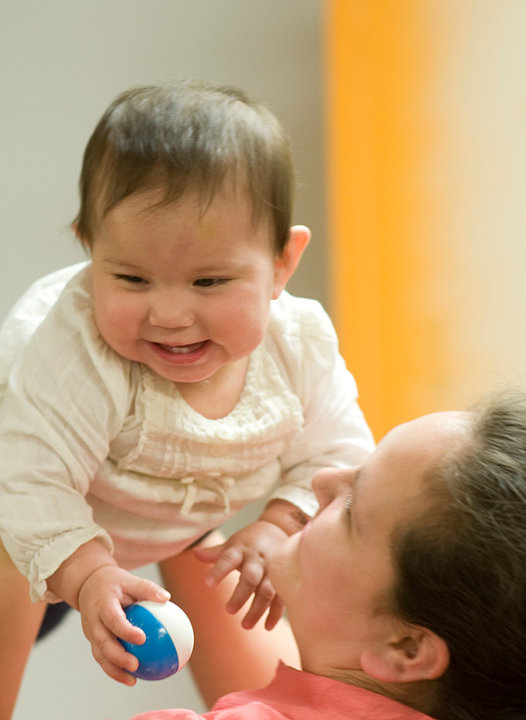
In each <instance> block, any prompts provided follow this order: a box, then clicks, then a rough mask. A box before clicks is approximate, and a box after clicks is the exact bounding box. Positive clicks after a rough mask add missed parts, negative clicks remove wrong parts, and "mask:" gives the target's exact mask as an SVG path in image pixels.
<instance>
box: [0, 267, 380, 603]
mask: <svg viewBox="0 0 526 720" xmlns="http://www.w3.org/2000/svg"><path fill="white" fill-rule="evenodd" d="M88 280H89V264H88V265H85V264H83V265H81V266H73V267H71V268H65V269H64V270H61V271H58V272H57V273H53V274H52V275H51V276H48V277H46V278H44V279H42V280H41V281H39V282H37V283H36V284H35V285H34V286H32V288H30V290H29V291H28V293H26V295H25V296H24V297H23V298H22V299H21V300H20V301H19V302H18V303H17V305H16V306H15V307H14V308H13V310H12V312H11V314H10V315H9V317H8V319H7V320H6V322H5V323H4V325H3V327H2V330H1V332H0V394H1V397H2V400H1V403H0V457H1V458H2V465H3V468H2V473H1V477H0V534H1V538H2V541H3V543H4V545H5V547H6V549H7V550H8V552H9V553H10V555H11V557H12V558H13V560H14V562H15V563H16V565H17V566H18V567H19V569H20V570H21V571H22V573H23V574H24V575H25V576H26V577H27V578H28V579H29V581H30V585H31V594H32V597H33V599H45V600H48V601H52V600H54V599H56V598H55V597H54V596H53V595H52V594H51V593H50V592H49V591H48V590H47V586H46V578H47V577H49V575H51V574H53V573H54V572H55V570H56V569H57V568H58V567H59V566H60V564H61V563H62V562H63V561H64V560H65V559H66V558H67V557H69V555H71V553H72V552H74V551H75V550H76V549H77V548H78V547H79V546H80V545H82V544H83V543H85V542H87V541H89V540H91V539H93V538H99V539H100V540H101V542H103V543H104V544H105V545H106V546H107V547H108V548H109V549H111V550H112V551H113V553H114V556H115V559H116V560H117V562H118V563H119V564H120V565H121V567H124V568H127V569H133V568H137V567H140V566H143V565H146V564H148V563H150V562H157V561H160V560H162V559H164V558H166V557H170V556H171V555H174V554H176V553H178V552H180V551H182V550H183V549H184V548H185V547H187V546H188V545H189V544H190V543H191V542H193V541H194V540H195V539H197V538H199V537H200V536H201V535H202V534H203V533H205V532H206V531H207V530H209V529H211V528H214V527H218V526H219V525H221V524H222V523H223V522H224V521H225V520H226V519H227V518H228V517H230V516H231V515H232V514H234V513H236V512H237V511H239V510H240V509H241V508H242V507H244V506H245V505H246V504H247V503H249V502H251V501H253V500H257V499H260V498H263V497H266V496H268V495H269V493H270V496H271V497H275V498H282V499H285V500H288V501H290V502H292V503H294V504H295V505H296V506H298V507H299V508H301V509H302V510H303V511H304V512H306V513H307V514H309V515H312V514H313V513H314V512H315V511H316V507H317V506H316V501H315V498H314V496H313V494H312V492H311V490H310V480H311V478H312V475H313V474H314V472H316V470H317V469H318V468H320V467H324V466H327V465H333V466H334V465H336V466H343V465H349V464H354V463H357V462H360V461H361V459H362V458H363V457H364V455H365V454H366V453H367V452H370V451H371V450H372V447H373V441H372V437H371V433H370V431H369V429H368V427H367V425H366V423H365V420H364V418H363V415H362V413H361V411H360V408H359V406H358V404H357V402H356V397H357V391H356V385H355V382H354V380H353V378H352V376H351V374H350V373H349V372H348V371H347V369H346V368H345V366H344V362H343V359H342V358H341V356H340V355H339V354H338V348H337V340H336V336H335V333H334V329H333V327H332V324H331V322H330V320H329V318H328V316H327V315H326V313H325V312H324V310H323V309H322V308H321V306H320V305H319V304H318V303H317V302H315V301H313V300H306V299H303V298H295V297H292V296H291V295H289V294H288V293H286V292H283V293H282V294H281V296H280V298H279V299H278V300H275V301H273V302H272V307H271V314H270V322H269V327H268V330H267V333H266V335H265V338H264V340H263V342H262V344H261V345H260V346H259V347H258V348H257V349H256V350H255V351H254V352H253V353H252V355H251V357H250V363H249V369H248V373H247V378H246V382H245V387H244V389H243V392H242V395H241V397H240V399H239V402H238V403H237V405H236V407H235V408H234V409H233V410H232V412H231V413H230V414H229V415H227V416H226V417H224V418H221V419H219V420H210V419H207V418H205V417H203V416H202V415H200V414H198V413H197V412H195V411H194V410H193V409H192V408H191V407H190V406H189V405H188V404H187V403H186V402H185V401H184V399H183V398H182V396H181V395H180V393H179V391H178V389H177V386H176V385H175V384H174V383H172V382H170V381H168V380H165V379H163V378H161V377H159V376H158V375H156V374H154V373H153V372H152V371H150V370H149V369H148V368H147V367H145V366H143V365H141V364H139V363H134V362H131V361H128V360H125V359H124V358H122V357H121V356H119V355H117V354H116V353H115V352H113V351H112V350H111V349H110V348H109V347H108V346H107V345H106V343H105V342H104V341H103V340H102V338H101V337H100V335H99V333H98V331H97V328H96V326H95V323H94V321H93V315H92V298H91V295H90V289H89V288H90V286H89V281H88ZM57 298H58V299H57Z"/></svg>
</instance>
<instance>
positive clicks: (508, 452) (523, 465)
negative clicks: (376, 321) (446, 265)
mask: <svg viewBox="0 0 526 720" xmlns="http://www.w3.org/2000/svg"><path fill="white" fill-rule="evenodd" d="M426 487H427V489H428V495H427V499H428V500H429V504H428V506H427V509H426V510H425V512H424V514H423V516H422V515H420V517H413V518H411V519H409V521H408V525H407V526H406V527H405V528H401V529H399V530H398V531H397V532H396V534H395V535H394V537H393V557H394V564H395V573H396V578H397V579H396V583H395V590H394V604H395V609H396V612H397V613H398V614H399V615H400V616H401V617H402V618H403V619H404V620H406V621H408V622H410V623H413V624H416V625H422V626H425V627H427V628H429V629H431V630H432V631H434V632H435V633H436V634H437V635H439V636H440V637H441V638H443V640H445V641H446V642H447V645H448V647H449V652H450V664H449V667H448V670H447V671H446V673H445V675H444V676H443V677H442V678H441V679H440V683H439V688H438V695H437V705H436V708H435V709H434V712H433V713H432V714H433V716H434V717H437V718H439V720H512V719H513V720H518V719H519V718H526V400H525V397H524V396H523V395H522V394H521V395H519V394H506V395H505V396H499V397H495V398H493V399H492V400H490V401H489V402H487V403H485V404H484V405H481V406H480V407H478V408H476V409H475V411H474V412H473V424H472V436H471V440H470V441H468V442H467V443H464V445H463V446H462V447H461V448H460V449H457V450H456V451H455V452H453V456H452V457H449V458H448V457H446V458H445V459H444V461H443V463H442V464H441V465H440V467H438V468H435V469H434V470H433V471H432V472H431V473H430V474H429V475H428V476H427V477H426Z"/></svg>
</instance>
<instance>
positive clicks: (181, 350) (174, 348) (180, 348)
mask: <svg viewBox="0 0 526 720" xmlns="http://www.w3.org/2000/svg"><path fill="white" fill-rule="evenodd" d="M205 343H206V340H202V341H201V342H196V343H190V344H189V345H165V344H164V343H154V344H155V345H157V346H158V347H160V348H161V349H162V350H166V351H167V352H170V353H172V354H173V355H187V354H189V353H192V352H196V350H200V349H201V348H202V347H204V345H205Z"/></svg>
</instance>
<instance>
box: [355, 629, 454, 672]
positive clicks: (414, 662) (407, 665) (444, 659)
mask: <svg viewBox="0 0 526 720" xmlns="http://www.w3.org/2000/svg"><path fill="white" fill-rule="evenodd" d="M405 628H406V632H405V633H404V634H401V635H398V636H396V637H392V638H391V639H390V640H387V641H385V642H383V643H379V644H378V645H376V646H374V647H368V648H367V649H365V650H364V651H363V653H362V657H361V660H362V668H363V669H364V671H365V672H366V673H367V674H368V675H370V676H371V677H373V678H375V679H376V680H379V681H381V682H388V683H407V682H417V681H419V680H434V679H436V678H439V677H441V675H443V674H444V673H445V671H446V670H447V667H448V665H449V650H448V647H447V644H446V642H445V641H444V640H443V639H442V638H441V637H439V636H438V635H436V634H435V633H434V632H432V631H431V630H428V629H427V628H425V627H420V626H417V625H407V626H405Z"/></svg>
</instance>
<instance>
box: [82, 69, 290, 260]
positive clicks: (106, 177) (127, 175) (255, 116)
mask: <svg viewBox="0 0 526 720" xmlns="http://www.w3.org/2000/svg"><path fill="white" fill-rule="evenodd" d="M226 183H232V187H233V188H234V189H237V188H239V189H240V190H242V191H243V192H246V193H247V195H248V198H249V202H250V203H251V205H252V215H253V221H254V223H257V222H259V221H260V220H261V219H262V218H269V219H270V227H271V230H272V231H273V233H274V237H273V240H274V243H275V249H276V251H277V252H278V253H280V252H281V251H282V250H283V248H284V246H285V244H286V242H287V239H288V233H289V229H290V224H291V214H292V203H293V195H294V173H293V168H292V161H291V156H290V148H289V142H288V139H287V137H286V134H285V132H284V130H283V128H282V126H281V124H280V123H279V122H278V120H277V119H276V117H275V116H274V115H273V114H272V113H271V112H270V110H268V109H267V108H266V107H265V106H264V105H262V104H261V103H259V102H256V101H255V100H253V99H251V98H249V97H248V96H247V95H246V94H245V93H244V92H242V91H241V90H238V89H236V88H233V87H227V86H225V87H223V86H215V85H209V84H206V83H202V82H197V81H189V80H188V81H183V82H179V83H176V84H173V85H159V86H153V85H152V86H145V87H136V88H132V89H130V90H127V91H126V92H124V93H122V94H121V95H119V96H118V97H117V98H116V99H115V101H114V102H113V103H111V105H110V106H109V108H108V109H107V110H106V112H105V113H104V115H103V116H102V118H101V120H100V121H99V123H98V125H97V127H96V128H95V130H94V131H93V134H92V135H91V138H90V139H89V141H88V144H87V146H86V150H85V153H84V160H83V165H82V170H81V175H80V181H79V189H80V210H79V213H78V216H77V218H76V221H75V222H76V230H77V234H78V235H79V237H81V238H82V240H83V241H84V242H86V243H87V244H88V245H89V244H91V243H92V241H93V234H94V230H95V228H96V227H97V223H98V222H100V221H101V220H102V219H103V218H104V216H105V215H106V213H108V212H109V211H110V210H111V209H112V208H114V207H115V206H116V205H118V204H119V203H120V202H121V201H122V200H124V199H125V198H126V197H128V196H130V195H133V194H134V193H139V192H142V191H147V190H157V189H161V190H162V191H163V196H162V201H161V203H169V202H177V201H178V200H180V199H181V198H182V197H183V195H185V193H187V192H197V194H198V196H199V198H200V200H201V202H202V204H203V208H204V209H206V207H207V206H208V204H209V203H210V202H211V201H212V200H213V198H214V196H215V194H216V193H217V192H218V191H220V190H222V189H223V188H224V187H225V185H226ZM245 197H246V195H245Z"/></svg>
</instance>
